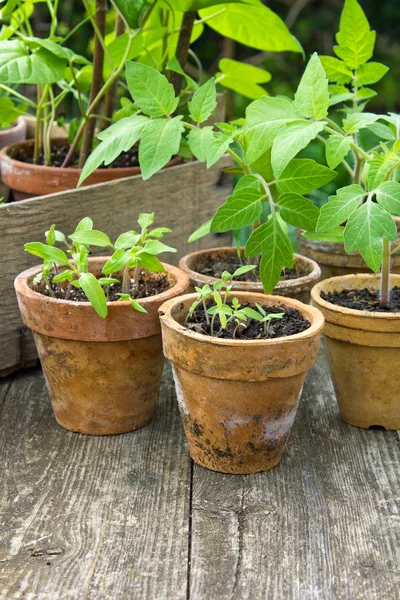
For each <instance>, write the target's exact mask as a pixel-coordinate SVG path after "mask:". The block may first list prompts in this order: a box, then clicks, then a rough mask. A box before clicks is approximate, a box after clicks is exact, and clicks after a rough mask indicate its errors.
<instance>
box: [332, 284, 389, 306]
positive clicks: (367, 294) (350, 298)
mask: <svg viewBox="0 0 400 600" xmlns="http://www.w3.org/2000/svg"><path fill="white" fill-rule="evenodd" d="M321 298H322V299H323V300H326V302H330V303H331V304H336V305H337V306H344V307H345V308H353V309H354V310H367V311H368V312H386V313H387V312H389V313H394V312H400V287H397V286H396V287H394V288H392V290H391V292H390V298H389V303H388V304H387V306H381V305H380V302H379V292H377V291H375V290H369V289H368V288H364V289H362V290H342V291H340V292H329V294H325V293H324V292H321Z"/></svg>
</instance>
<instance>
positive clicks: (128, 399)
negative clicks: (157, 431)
mask: <svg viewBox="0 0 400 600" xmlns="http://www.w3.org/2000/svg"><path fill="white" fill-rule="evenodd" d="M106 260H107V258H104V257H102V258H91V259H89V262H90V265H89V268H90V271H91V272H92V273H94V274H96V275H97V274H99V273H100V272H101V269H102V267H103V265H104V262H105V261H106ZM164 267H165V269H166V271H167V273H168V275H169V278H170V280H171V283H172V287H171V288H170V289H169V290H167V291H165V292H163V293H161V294H158V295H156V296H152V297H149V298H144V299H141V300H140V304H141V305H142V306H143V307H144V308H146V310H147V311H148V314H147V315H146V314H144V313H140V312H138V311H136V310H134V309H133V308H132V306H131V305H130V302H122V301H117V302H109V303H108V316H107V317H106V319H102V318H101V317H99V316H98V315H97V313H96V312H95V310H94V309H93V307H92V306H91V305H90V304H89V303H88V302H71V301H68V300H57V299H54V298H49V297H47V296H44V295H42V294H40V293H38V292H35V291H33V290H32V289H31V282H32V279H33V278H34V277H35V275H36V274H37V273H38V272H39V268H38V267H34V268H32V269H28V270H27V271H24V272H23V273H21V274H20V275H18V277H17V279H16V280H15V289H16V292H17V297H18V303H19V307H20V310H21V314H22V319H23V321H24V323H25V325H27V326H28V327H29V328H30V329H31V330H32V332H33V335H34V338H35V342H36V346H37V350H38V354H39V357H40V360H41V363H42V367H43V371H44V374H45V377H46V382H47V385H48V388H49V392H50V398H51V401H52V405H53V409H54V414H55V417H56V419H57V421H58V423H59V424H60V425H61V426H62V427H64V428H65V429H68V430H70V431H78V432H80V433H87V434H93V435H104V434H113V433H124V432H127V431H133V430H134V429H139V428H140V427H144V426H145V425H147V424H148V423H149V422H150V421H151V419H152V416H153V410H154V405H155V402H156V400H157V395H158V389H159V385H160V379H161V375H162V370H163V364H164V358H163V355H162V348H161V335H160V322H159V318H158V312H157V311H158V308H159V307H160V306H161V304H162V303H163V302H165V301H166V300H168V299H170V298H172V297H173V296H177V295H179V294H182V293H183V292H184V291H185V290H186V288H187V286H188V284H189V282H188V279H187V277H186V275H185V274H184V273H182V272H181V271H180V270H179V269H177V268H176V267H172V266H170V265H166V264H164Z"/></svg>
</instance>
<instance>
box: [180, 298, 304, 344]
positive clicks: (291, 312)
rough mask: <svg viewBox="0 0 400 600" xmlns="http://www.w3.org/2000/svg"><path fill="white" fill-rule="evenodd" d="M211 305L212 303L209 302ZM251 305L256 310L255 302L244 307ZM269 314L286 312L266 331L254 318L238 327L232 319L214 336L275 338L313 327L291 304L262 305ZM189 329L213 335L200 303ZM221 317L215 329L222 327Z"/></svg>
mask: <svg viewBox="0 0 400 600" xmlns="http://www.w3.org/2000/svg"><path fill="white" fill-rule="evenodd" d="M209 306H211V303H209ZM246 306H249V307H251V308H253V309H255V310H257V307H256V306H255V305H254V304H250V303H244V304H243V308H244V307H246ZM262 308H264V310H265V311H266V312H268V314H271V313H273V314H279V313H281V314H282V313H284V316H283V317H282V318H280V319H273V321H271V323H270V324H269V326H268V328H267V332H266V333H265V328H264V324H263V323H260V322H259V321H256V320H254V319H248V320H247V322H246V324H243V325H241V326H239V327H236V324H235V323H234V322H233V321H231V322H230V323H228V325H227V327H226V329H221V331H220V332H219V333H218V334H217V335H214V336H213V337H214V338H219V339H225V340H226V339H235V340H259V339H265V340H266V339H273V338H278V337H286V336H288V335H295V334H296V333H300V332H301V331H305V330H306V329H308V328H309V327H311V323H310V321H309V320H308V319H306V318H304V317H303V315H302V314H301V312H300V311H299V310H297V309H295V308H292V307H290V306H284V305H282V304H277V305H275V306H270V305H268V306H262ZM186 326H187V327H188V329H191V330H192V331H195V332H196V333H201V334H203V335H209V336H211V326H210V323H209V322H207V319H206V315H205V313H204V308H203V307H202V306H201V305H200V306H198V307H197V309H196V310H195V311H194V313H193V315H192V317H191V318H190V319H189V320H188V322H187V323H186ZM220 328H221V327H220V320H219V317H218V316H216V317H215V330H216V331H219V329H220Z"/></svg>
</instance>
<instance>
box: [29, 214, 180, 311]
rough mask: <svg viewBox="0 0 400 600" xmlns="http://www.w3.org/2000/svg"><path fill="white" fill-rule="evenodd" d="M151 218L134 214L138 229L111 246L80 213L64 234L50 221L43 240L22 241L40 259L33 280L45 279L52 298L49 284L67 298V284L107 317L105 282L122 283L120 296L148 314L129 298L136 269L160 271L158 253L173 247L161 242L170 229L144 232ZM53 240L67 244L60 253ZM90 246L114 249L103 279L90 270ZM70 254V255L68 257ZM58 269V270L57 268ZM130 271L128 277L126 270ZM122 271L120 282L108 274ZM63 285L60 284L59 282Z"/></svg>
mask: <svg viewBox="0 0 400 600" xmlns="http://www.w3.org/2000/svg"><path fill="white" fill-rule="evenodd" d="M153 222H154V213H151V214H150V213H143V214H141V215H139V219H138V223H139V225H140V227H141V232H140V233H137V232H136V231H133V230H131V231H127V232H126V233H122V234H121V235H120V236H119V237H118V238H117V240H116V242H115V244H113V243H112V242H111V240H110V238H109V237H108V235H106V234H105V233H103V232H102V231H97V230H94V229H93V221H92V220H91V219H90V218H89V217H85V218H84V219H82V221H80V223H78V225H77V227H76V229H75V232H74V233H72V234H71V235H70V236H68V239H69V240H71V242H69V241H68V240H67V238H66V237H65V235H64V234H63V233H62V232H60V231H58V230H56V228H55V225H52V226H51V227H50V229H49V231H48V232H46V244H43V243H42V242H31V243H28V244H25V250H26V251H27V252H30V253H31V254H34V255H35V256H39V257H40V258H42V259H43V264H42V267H41V272H40V273H39V275H37V276H36V277H35V281H34V283H35V284H40V283H41V282H42V280H44V283H45V288H46V290H47V292H48V293H49V294H50V295H51V296H53V297H55V293H54V289H53V286H54V285H55V286H57V289H58V292H59V297H60V298H61V299H64V300H68V299H69V298H70V294H71V290H72V288H73V287H74V288H78V289H80V290H82V292H83V293H84V294H85V296H86V298H87V299H88V301H89V302H90V303H91V304H92V306H93V308H94V309H95V310H96V312H97V313H98V315H100V317H102V318H105V317H106V316H107V312H108V309H107V299H108V290H109V286H110V285H113V284H120V283H122V292H121V293H119V294H118V296H119V297H120V299H121V300H126V301H128V300H129V301H130V303H131V305H132V307H133V308H134V309H135V310H137V311H140V312H147V311H146V310H145V309H144V308H143V306H141V305H140V303H139V302H138V301H137V300H136V299H135V298H134V297H133V295H134V293H135V292H136V291H137V289H138V285H139V273H140V268H143V269H146V270H147V271H150V272H153V273H160V272H163V271H164V266H163V264H162V263H161V262H160V261H159V259H158V258H157V255H159V254H161V253H162V252H176V250H175V248H171V247H170V246H167V245H166V244H164V243H163V242H161V241H160V238H162V237H163V235H164V233H167V232H170V231H171V230H170V229H168V228H167V227H158V228H155V229H153V230H149V227H150V225H152V224H153ZM56 242H62V243H64V244H65V245H66V247H67V251H66V252H64V251H63V250H61V249H60V248H57V247H56V246H55V243H56ZM91 246H100V247H104V248H105V247H110V248H112V249H113V250H114V253H113V255H112V257H111V258H110V259H109V260H108V261H107V262H106V263H105V265H104V267H103V271H102V272H103V274H104V275H105V277H99V278H97V277H95V275H93V274H92V273H90V271H89V261H88V258H89V254H90V248H91ZM68 255H69V256H68ZM60 267H61V269H60ZM132 269H133V270H134V274H133V276H132V275H131V274H130V271H131V270H132ZM121 270H123V277H122V282H121V280H120V278H118V277H115V276H114V277H110V275H114V274H116V273H117V272H119V271H121ZM60 284H63V285H60Z"/></svg>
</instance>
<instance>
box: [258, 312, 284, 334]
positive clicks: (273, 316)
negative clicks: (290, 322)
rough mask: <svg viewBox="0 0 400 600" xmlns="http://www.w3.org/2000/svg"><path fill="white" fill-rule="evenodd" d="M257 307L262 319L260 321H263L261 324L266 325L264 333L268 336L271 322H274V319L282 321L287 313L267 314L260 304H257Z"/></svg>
mask: <svg viewBox="0 0 400 600" xmlns="http://www.w3.org/2000/svg"><path fill="white" fill-rule="evenodd" d="M256 307H257V310H258V311H259V313H260V314H261V319H259V320H260V321H261V323H264V333H265V335H266V336H267V335H268V330H269V326H270V323H271V321H273V320H274V319H282V317H284V316H285V313H270V314H267V312H266V311H265V310H264V309H263V307H262V306H260V305H259V304H256Z"/></svg>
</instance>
